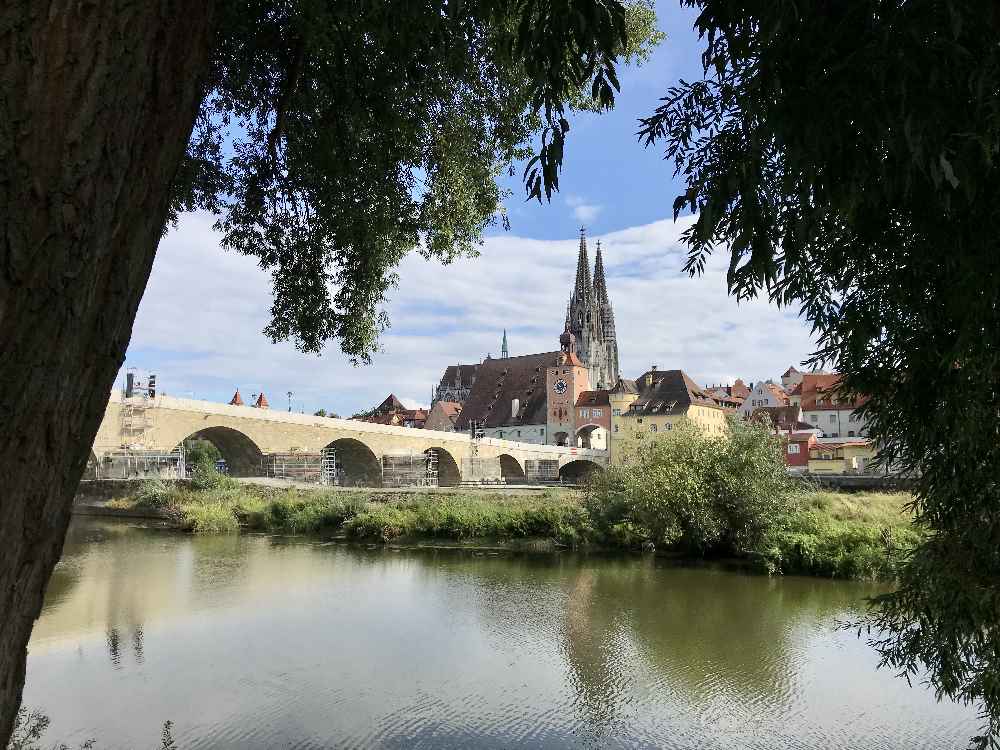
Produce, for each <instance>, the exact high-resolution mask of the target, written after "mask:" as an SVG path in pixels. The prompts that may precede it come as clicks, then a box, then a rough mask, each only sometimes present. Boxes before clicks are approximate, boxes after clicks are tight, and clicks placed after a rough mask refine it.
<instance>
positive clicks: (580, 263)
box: [573, 227, 593, 299]
mask: <svg viewBox="0 0 1000 750" xmlns="http://www.w3.org/2000/svg"><path fill="white" fill-rule="evenodd" d="M592 289H593V287H592V286H591V282H590V261H589V260H588V259H587V229H586V228H585V227H580V255H579V257H578V258H577V260H576V285H575V286H574V287H573V296H574V297H576V298H577V299H587V298H589V297H590V296H591V290H592Z"/></svg>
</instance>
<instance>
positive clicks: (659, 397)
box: [609, 366, 736, 464]
mask: <svg viewBox="0 0 1000 750" xmlns="http://www.w3.org/2000/svg"><path fill="white" fill-rule="evenodd" d="M609 401H610V403H611V440H610V447H609V450H610V451H611V454H610V459H611V463H613V464H614V463H620V462H621V461H622V460H623V459H624V458H625V457H626V456H627V455H628V454H629V452H630V451H634V450H636V449H637V448H638V446H640V445H641V444H642V443H643V441H646V440H657V439H662V438H663V437H665V436H666V435H667V434H668V433H670V432H672V431H673V428H674V425H675V424H676V423H677V420H678V419H681V418H686V419H688V420H690V421H691V422H693V423H694V424H695V425H697V426H698V427H700V428H701V429H702V430H704V431H705V432H706V433H708V434H709V435H720V436H721V435H725V434H728V432H729V422H728V421H727V420H728V418H729V417H730V416H732V415H735V414H736V411H735V410H734V409H733V408H731V407H730V406H729V399H724V398H719V397H717V396H714V395H712V394H710V393H708V392H707V391H705V390H704V389H702V388H700V387H699V386H698V385H697V384H696V383H695V382H694V381H693V380H692V379H691V378H690V377H688V375H687V373H685V372H684V371H683V370H658V369H657V368H656V367H655V366H654V367H652V368H650V370H649V371H648V372H645V373H643V374H642V375H641V376H640V377H639V378H638V379H637V380H626V379H625V378H622V379H621V380H619V381H618V384H617V385H616V386H615V387H614V388H612V389H611V393H610V394H609Z"/></svg>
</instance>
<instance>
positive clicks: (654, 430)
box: [649, 422, 656, 432]
mask: <svg viewBox="0 0 1000 750" xmlns="http://www.w3.org/2000/svg"><path fill="white" fill-rule="evenodd" d="M649 431H650V432H656V423H655V422H654V423H653V424H651V425H650V426H649Z"/></svg>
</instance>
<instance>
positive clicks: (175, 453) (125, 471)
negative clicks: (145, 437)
mask: <svg viewBox="0 0 1000 750" xmlns="http://www.w3.org/2000/svg"><path fill="white" fill-rule="evenodd" d="M93 469H94V476H93V478H94V479H154V478H158V479H183V478H184V476H185V472H186V467H185V465H184V450H183V449H182V448H175V449H174V450H172V451H157V450H144V449H142V448H123V449H121V450H117V451H111V452H109V453H106V454H104V455H103V456H102V457H101V458H100V460H98V461H97V462H96V463H95V464H94V467H93Z"/></svg>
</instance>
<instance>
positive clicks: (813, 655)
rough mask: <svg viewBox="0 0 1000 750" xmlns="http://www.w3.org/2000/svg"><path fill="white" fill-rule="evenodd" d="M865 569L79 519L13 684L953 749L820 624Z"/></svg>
mask: <svg viewBox="0 0 1000 750" xmlns="http://www.w3.org/2000/svg"><path fill="white" fill-rule="evenodd" d="M874 591H875V589H874V588H872V587H871V586H868V585H864V584H860V583H852V582H843V581H826V580H816V579H807V578H791V577H789V578H770V579H769V578H766V577H762V576H753V575H744V574H740V573H734V572H727V571H722V570H717V569H706V568H694V569H693V568H683V567H676V566H671V565H669V564H667V563H665V562H663V561H657V560H654V559H652V558H640V557H629V558H622V557H615V558H607V557H593V556H589V557H588V556H579V555H574V554H558V555H538V556H520V555H519V556H515V555H485V554H473V553H471V552H468V551H462V552H455V551H427V550H413V551H395V550H383V549H368V548H357V547H347V546H343V545H338V544H332V543H326V542H323V541H320V540H316V539H309V538H288V537H274V536H263V535H260V536H256V535H248V536H222V537H204V536H202V537H196V536H191V535H187V534H181V533H177V532H173V531H167V530H162V529H155V528H148V527H144V526H142V525H139V524H134V523H127V522H123V521H107V520H93V519H86V518H76V519H75V520H74V521H73V524H72V526H71V528H70V533H69V536H68V538H67V542H66V547H65V552H64V555H63V559H62V561H61V562H60V563H59V566H58V567H57V569H56V571H55V574H54V575H53V578H52V582H51V584H50V586H49V590H48V592H47V595H46V601H45V607H44V610H43V613H42V616H41V618H40V619H39V621H38V623H37V624H36V626H35V630H34V634H33V637H32V640H31V645H30V655H29V659H28V675H27V683H26V687H25V704H26V705H28V706H31V707H34V708H39V709H41V710H44V711H45V712H46V713H47V714H48V715H50V717H51V719H52V724H51V727H50V729H49V731H48V732H47V734H46V736H45V739H46V740H47V742H48V743H49V744H51V743H54V742H57V741H58V742H67V743H69V744H70V746H71V747H72V746H75V745H78V744H79V743H80V742H81V741H83V740H86V739H88V738H96V739H97V741H98V744H97V747H98V748H134V750H146V749H147V748H148V749H150V750H153V749H155V748H159V737H160V731H161V726H162V724H163V722H164V721H166V720H168V719H169V720H171V721H172V722H173V723H174V727H173V736H174V739H175V740H176V742H177V745H178V747H179V748H181V750H193V749H194V748H271V747H289V748H320V747H336V748H375V747H378V748H411V747H419V748H605V747H609V748H699V749H700V748H760V749H765V748H766V749H770V748H774V749H775V750H777V749H779V748H780V749H782V750H784V749H785V748H832V747H844V748H855V749H863V750H867V749H869V748H870V749H874V748H879V749H880V750H882V749H888V748H901V749H902V748H906V749H907V750H909V749H910V748H915V747H933V748H947V747H956V748H958V747H964V746H965V745H964V743H965V742H966V741H967V740H968V738H969V737H970V736H971V735H972V734H974V733H976V730H977V728H978V722H977V719H976V716H975V712H974V710H973V709H971V708H966V707H961V706H956V705H954V704H951V703H937V702H935V700H934V698H933V695H932V694H931V693H930V692H929V691H928V690H926V689H925V688H923V687H920V686H918V687H914V688H910V687H907V685H906V683H905V682H903V681H901V680H898V679H895V678H894V677H893V676H892V675H891V674H888V673H884V672H876V671H875V663H876V657H875V655H874V654H873V652H872V651H871V650H870V649H869V648H868V647H867V646H866V644H865V643H864V642H862V641H859V640H858V639H857V638H856V637H855V635H854V634H852V633H848V632H844V631H839V630H837V629H835V623H836V622H837V621H838V620H844V619H846V618H849V617H851V615H852V612H854V611H856V608H857V607H858V606H860V605H861V603H862V600H863V598H864V597H865V596H868V595H870V594H872V593H874Z"/></svg>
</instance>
